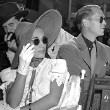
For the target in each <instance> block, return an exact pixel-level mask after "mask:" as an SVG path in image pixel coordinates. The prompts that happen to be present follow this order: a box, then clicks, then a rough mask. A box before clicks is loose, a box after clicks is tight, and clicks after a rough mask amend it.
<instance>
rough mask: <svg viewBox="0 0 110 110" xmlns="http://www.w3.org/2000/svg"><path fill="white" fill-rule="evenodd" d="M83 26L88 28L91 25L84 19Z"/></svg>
mask: <svg viewBox="0 0 110 110" xmlns="http://www.w3.org/2000/svg"><path fill="white" fill-rule="evenodd" d="M82 24H83V26H84V27H88V25H89V20H88V19H83V20H82Z"/></svg>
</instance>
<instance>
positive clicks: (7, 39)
mask: <svg viewBox="0 0 110 110" xmlns="http://www.w3.org/2000/svg"><path fill="white" fill-rule="evenodd" d="M12 35H13V33H12V32H11V33H7V34H5V37H4V40H5V41H6V42H8V41H10V39H11V37H12Z"/></svg>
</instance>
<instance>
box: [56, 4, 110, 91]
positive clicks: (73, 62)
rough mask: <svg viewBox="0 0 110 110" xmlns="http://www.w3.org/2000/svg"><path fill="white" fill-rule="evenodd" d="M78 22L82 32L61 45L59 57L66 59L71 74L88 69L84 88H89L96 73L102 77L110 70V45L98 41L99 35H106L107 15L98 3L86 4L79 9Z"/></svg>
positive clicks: (77, 73)
mask: <svg viewBox="0 0 110 110" xmlns="http://www.w3.org/2000/svg"><path fill="white" fill-rule="evenodd" d="M76 23H77V26H78V28H79V29H80V31H81V33H80V34H79V35H78V36H77V37H76V38H73V41H69V42H67V43H65V44H63V45H61V46H60V49H59V52H58V55H57V58H61V59H65V60H66V62H67V67H68V71H69V73H70V75H73V74H75V75H80V72H81V70H82V69H84V70H86V74H85V77H84V90H88V87H89V82H90V79H91V78H92V76H93V75H94V74H96V75H97V77H98V78H100V77H107V75H106V73H107V72H108V73H109V72H110V71H109V70H110V66H109V65H110V47H109V46H107V45H105V44H102V43H101V42H99V41H97V37H98V36H103V35H104V30H105V26H106V22H105V15H104V13H103V12H102V10H101V8H100V7H99V6H98V5H94V4H93V5H86V6H83V7H82V8H81V9H79V10H78V11H77V14H76ZM93 46H94V49H93V48H92V47H93ZM93 50H95V51H94V54H93ZM93 56H94V57H93ZM93 61H94V62H93Z"/></svg>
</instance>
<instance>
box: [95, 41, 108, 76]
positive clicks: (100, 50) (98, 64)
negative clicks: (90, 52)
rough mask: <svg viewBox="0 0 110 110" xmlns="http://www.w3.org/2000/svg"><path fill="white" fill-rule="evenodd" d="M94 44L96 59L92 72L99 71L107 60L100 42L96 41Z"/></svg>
mask: <svg viewBox="0 0 110 110" xmlns="http://www.w3.org/2000/svg"><path fill="white" fill-rule="evenodd" d="M96 46H97V60H96V66H95V69H94V73H97V74H98V73H99V72H98V70H101V68H102V67H103V66H104V65H105V66H106V62H107V55H106V52H105V50H104V48H103V47H102V46H101V44H100V43H99V42H98V41H96Z"/></svg>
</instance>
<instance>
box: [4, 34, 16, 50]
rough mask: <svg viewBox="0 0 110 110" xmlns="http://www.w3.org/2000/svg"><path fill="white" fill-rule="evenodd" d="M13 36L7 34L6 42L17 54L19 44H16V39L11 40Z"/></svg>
mask: <svg viewBox="0 0 110 110" xmlns="http://www.w3.org/2000/svg"><path fill="white" fill-rule="evenodd" d="M12 36H13V33H10V34H6V35H5V39H4V40H5V41H6V42H7V45H8V48H9V49H10V50H11V51H13V52H16V50H17V44H16V40H15V39H12V40H11V38H12Z"/></svg>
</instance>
